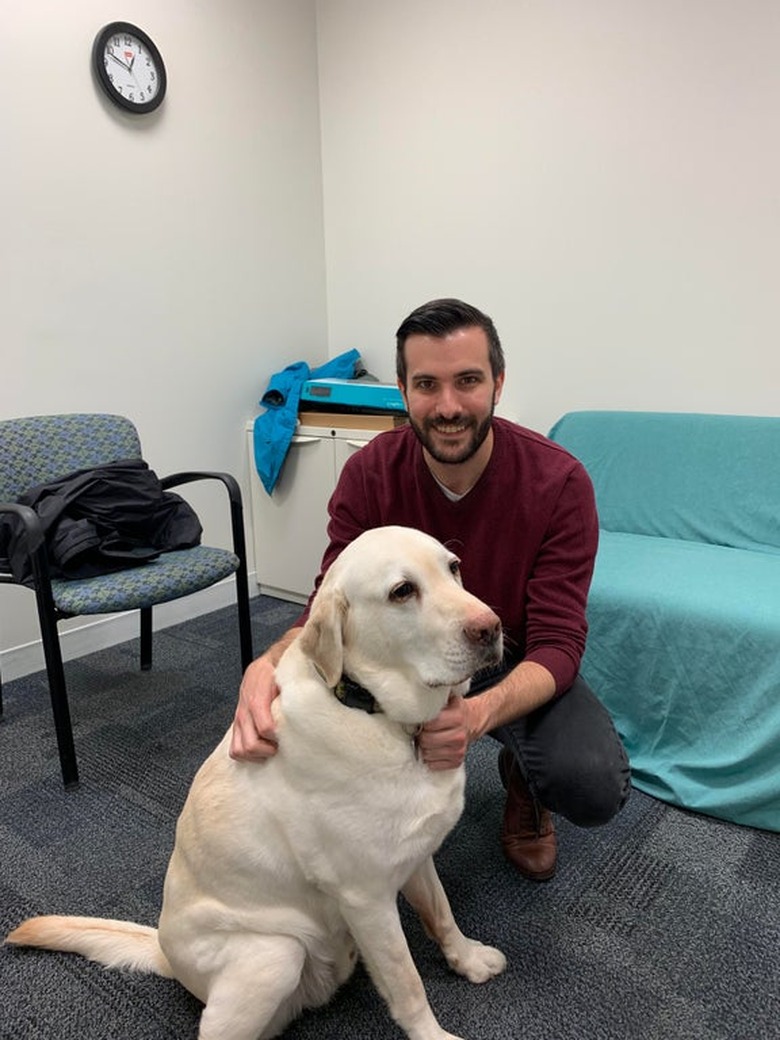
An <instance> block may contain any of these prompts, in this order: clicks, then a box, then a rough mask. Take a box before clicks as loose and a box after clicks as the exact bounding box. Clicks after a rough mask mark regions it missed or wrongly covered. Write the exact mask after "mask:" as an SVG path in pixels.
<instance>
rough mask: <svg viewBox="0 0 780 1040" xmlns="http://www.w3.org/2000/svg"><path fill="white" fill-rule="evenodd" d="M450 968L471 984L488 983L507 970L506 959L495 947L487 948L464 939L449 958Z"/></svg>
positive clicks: (473, 940)
mask: <svg viewBox="0 0 780 1040" xmlns="http://www.w3.org/2000/svg"><path fill="white" fill-rule="evenodd" d="M448 960H449V964H450V967H451V968H452V969H453V970H454V971H457V972H458V974H460V975H464V976H465V977H466V978H467V979H468V980H469V982H487V980H488V979H492V978H493V976H494V975H500V974H501V972H502V971H503V970H504V968H506V957H505V956H504V955H503V953H502V952H501V950H497V949H496V948H495V946H485V945H484V943H481V942H477V940H476V939H464V941H463V943H462V944H461V945H460V946H459V948H458V949H457V950H456V951H455V953H454V955H453V956H452V957H450V958H448Z"/></svg>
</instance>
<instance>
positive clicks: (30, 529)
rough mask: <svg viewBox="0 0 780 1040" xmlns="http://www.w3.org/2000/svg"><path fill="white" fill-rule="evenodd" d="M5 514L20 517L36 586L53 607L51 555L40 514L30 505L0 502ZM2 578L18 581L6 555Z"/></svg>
mask: <svg viewBox="0 0 780 1040" xmlns="http://www.w3.org/2000/svg"><path fill="white" fill-rule="evenodd" d="M3 515H6V516H16V517H17V518H18V519H19V522H20V523H21V525H22V527H23V529H24V537H25V539H26V542H27V555H28V556H29V557H30V563H31V566H32V572H33V580H34V582H35V586H36V587H37V588H38V589H39V591H40V592H41V593H42V595H43V596H44V597H46V600H47V602H50V603H51V605H52V608H53V601H52V598H51V596H52V592H51V578H50V575H49V557H48V554H47V552H46V539H45V537H44V533H43V526H42V524H41V521H40V518H39V516H38V514H37V513H36V512H35V510H34V509H31V508H30V506H23V505H21V504H20V503H19V502H0V516H3ZM0 580H2V581H3V582H9V581H13V582H16V579H15V578H14V577H13V575H12V574H11V568H10V565H9V562H8V559H7V558H5V557H0Z"/></svg>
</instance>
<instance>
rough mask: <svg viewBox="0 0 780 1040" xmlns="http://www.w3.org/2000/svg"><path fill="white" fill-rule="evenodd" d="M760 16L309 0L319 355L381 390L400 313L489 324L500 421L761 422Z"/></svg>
mask: <svg viewBox="0 0 780 1040" xmlns="http://www.w3.org/2000/svg"><path fill="white" fill-rule="evenodd" d="M778 10H779V9H778V6H777V4H776V3H774V2H772V0H742V2H740V3H738V4H737V3H733V2H730V0H588V2H586V3H583V2H582V0H549V2H548V0H480V2H476V0H394V2H393V3H392V4H390V3H385V2H382V0H368V2H366V0H319V2H318V5H317V11H318V19H319V24H318V34H319V53H320V91H321V105H322V129H323V173H324V186H325V241H326V250H327V270H328V313H329V327H330V343H331V349H332V351H334V352H335V351H336V350H337V349H342V348H344V347H346V346H351V345H360V346H362V347H363V348H364V356H365V357H366V358H367V359H368V360H369V362H370V367H371V368H372V369H373V370H374V371H376V372H377V374H379V375H381V376H383V377H385V378H392V374H393V360H392V358H393V334H394V331H395V329H396V328H397V326H398V323H399V321H400V320H401V319H402V318H403V317H404V316H405V314H406V313H407V312H408V311H409V310H411V309H412V308H413V307H414V306H416V305H417V304H419V303H422V302H423V301H424V300H426V299H429V298H431V297H434V296H440V295H456V296H462V297H464V298H465V299H467V300H469V301H470V302H473V303H475V304H476V305H477V306H481V307H482V308H483V309H485V310H487V311H488V312H489V313H490V314H491V315H492V316H493V318H494V320H495V321H496V324H497V326H498V329H499V332H500V334H501V336H502V339H503V341H504V346H505V349H506V353H507V357H508V363H509V367H508V380H507V385H506V389H505V392H504V399H503V403H502V412H504V413H505V414H509V415H511V416H513V417H515V418H518V419H520V421H523V422H525V423H526V424H527V425H530V426H533V427H536V428H538V429H541V430H546V429H548V428H549V426H550V425H551V424H552V422H553V421H554V420H555V419H556V418H557V417H558V416H559V415H560V414H562V413H563V412H565V411H568V410H570V409H574V408H629V409H634V408H638V409H644V408H646V409H659V410H693V411H696V410H701V411H717V412H737V413H739V412H746V413H757V414H772V413H774V412H776V411H777V400H778V390H779V389H780V348H779V346H778V344H779V342H780V317H779V314H780V308H778V274H779V273H780V190H779V189H778V185H780V137H779V136H778V133H777V124H778V112H779V111H780V63H779V62H778V60H777V55H778V53H779V52H780V16H779V15H778Z"/></svg>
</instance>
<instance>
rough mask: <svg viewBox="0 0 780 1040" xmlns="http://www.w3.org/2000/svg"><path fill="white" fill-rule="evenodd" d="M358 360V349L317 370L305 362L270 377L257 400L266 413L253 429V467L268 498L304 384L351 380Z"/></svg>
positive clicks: (285, 449)
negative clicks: (309, 380) (329, 380)
mask: <svg viewBox="0 0 780 1040" xmlns="http://www.w3.org/2000/svg"><path fill="white" fill-rule="evenodd" d="M359 360H360V354H359V353H358V351H357V350H348V351H346V352H345V353H344V354H339V355H338V357H335V358H332V359H331V360H330V361H326V362H325V364H324V365H320V366H319V368H315V369H310V368H309V366H308V365H307V364H306V362H305V361H297V362H296V363H295V364H294V365H288V366H287V368H285V369H283V370H282V371H281V372H277V373H276V375H273V376H271V379H270V381H269V383H268V389H267V390H266V391H265V393H264V394H263V396H262V397H261V398H260V404H261V405H263V406H264V407H265V409H266V410H265V412H263V414H262V415H258V417H257V418H256V419H255V429H254V447H255V466H257V472H258V474H259V475H260V480H261V481H262V482H263V487H264V488H265V490H266V491H267V492H268V494H269V495H270V494H271V492H272V491H273V489H274V487H275V486H276V482H277V480H278V479H279V474H280V473H281V472H282V466H283V465H284V460H285V458H286V457H287V449H288V448H289V447H290V441H291V440H292V438H293V434H294V433H295V427H296V425H297V422H298V402H299V401H300V397H301V388H302V386H303V384H304V383H305V382H306V380H307V379H352V378H353V376H354V375H355V367H356V365H357V362H358V361H359Z"/></svg>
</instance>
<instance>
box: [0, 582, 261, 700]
mask: <svg viewBox="0 0 780 1040" xmlns="http://www.w3.org/2000/svg"><path fill="white" fill-rule="evenodd" d="M258 593H259V590H258V586H257V581H256V580H255V575H254V574H250V575H249V595H250V597H251V596H257V595H258ZM235 602H236V583H235V579H234V578H225V580H224V581H220V582H218V583H217V584H216V585H212V586H211V587H210V588H208V589H202V590H201V591H200V592H195V593H193V594H192V595H191V596H185V597H184V598H183V599H176V600H173V601H172V602H170V603H161V604H160V605H159V606H157V607H155V608H154V614H153V616H154V629H155V631H157V630H159V629H161V628H169V627H170V626H171V625H178V624H180V623H181V622H182V621H187V620H188V619H189V618H193V617H199V616H200V615H201V614H209V613H211V611H212V610H220V609H221V608H222V607H229V606H230V605H231V603H235ZM138 618H139V614H138V611H137V610H131V611H130V612H129V613H125V614H109V615H105V616H101V617H99V618H88V617H83V618H74V619H73V620H72V621H67V622H63V623H62V624H61V625H60V647H61V648H62V658H63V660H64V661H72V660H74V659H75V658H77V657H84V656H85V655H86V654H91V653H94V652H95V651H96V650H105V649H106V648H107V647H109V646H116V644H117V643H124V642H126V641H127V640H128V639H135V638H136V637H137V636H138V633H139V620H138ZM44 667H45V665H44V659H43V644H42V642H41V640H40V639H37V640H35V642H32V643H25V644H23V645H21V646H13V647H10V648H9V649H8V650H2V651H0V675H2V677H3V682H10V681H11V680H13V679H20V678H22V676H25V675H31V674H32V673H33V672H39V671H41V670H42V669H43V668H44Z"/></svg>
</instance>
